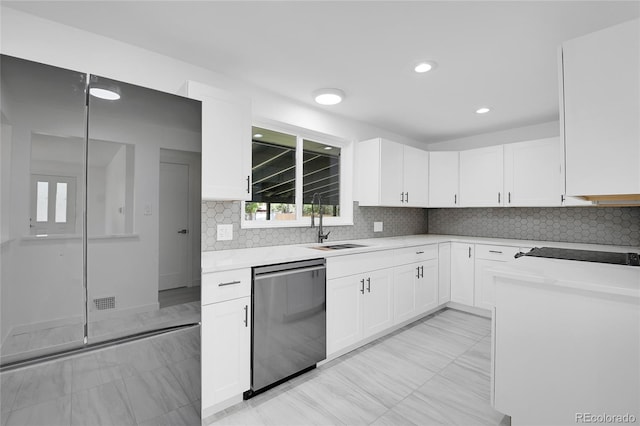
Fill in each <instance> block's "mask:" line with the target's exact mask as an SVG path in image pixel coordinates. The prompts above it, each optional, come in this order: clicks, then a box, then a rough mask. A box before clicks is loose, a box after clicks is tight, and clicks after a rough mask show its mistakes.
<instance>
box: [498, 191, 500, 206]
mask: <svg viewBox="0 0 640 426" xmlns="http://www.w3.org/2000/svg"><path fill="white" fill-rule="evenodd" d="M498 204H500V193H499V192H498Z"/></svg>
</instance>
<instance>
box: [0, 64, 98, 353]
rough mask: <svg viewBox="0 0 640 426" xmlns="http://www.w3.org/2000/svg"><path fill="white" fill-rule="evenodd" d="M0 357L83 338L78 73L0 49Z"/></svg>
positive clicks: (81, 88) (82, 110) (81, 85)
mask: <svg viewBox="0 0 640 426" xmlns="http://www.w3.org/2000/svg"><path fill="white" fill-rule="evenodd" d="M0 67H1V68H0V77H1V84H2V99H1V104H2V114H1V116H2V118H1V125H2V134H1V137H0V141H1V146H0V161H1V165H0V222H1V228H0V244H1V261H0V275H1V277H0V290H1V297H0V300H1V304H2V306H1V307H0V312H1V318H0V332H1V335H0V340H1V342H2V343H1V346H0V355H1V363H2V364H7V363H11V362H14V361H20V360H23V359H28V358H33V357H37V356H41V355H47V354H50V353H54V352H58V351H61V350H65V349H73V348H75V347H79V346H82V345H83V343H84V324H85V316H86V312H85V303H84V285H83V275H84V274H83V238H82V234H83V221H82V219H83V208H84V206H83V203H82V201H81V200H83V199H84V191H85V187H84V158H85V144H84V140H85V117H86V106H85V105H86V95H85V87H86V75H85V74H83V73H79V72H76V71H70V70H66V69H61V68H56V67H52V66H48V65H44V64H40V63H36V62H31V61H26V60H23V59H18V58H14V57H11V56H6V55H2V56H1V59H0Z"/></svg>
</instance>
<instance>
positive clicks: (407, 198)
mask: <svg viewBox="0 0 640 426" xmlns="http://www.w3.org/2000/svg"><path fill="white" fill-rule="evenodd" d="M406 202H407V203H408V202H409V193H408V192H407V200H406Z"/></svg>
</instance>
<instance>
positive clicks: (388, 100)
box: [3, 1, 640, 143]
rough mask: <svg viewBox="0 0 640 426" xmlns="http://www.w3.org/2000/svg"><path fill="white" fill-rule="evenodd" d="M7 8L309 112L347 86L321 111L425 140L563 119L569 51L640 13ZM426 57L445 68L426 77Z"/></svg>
mask: <svg viewBox="0 0 640 426" xmlns="http://www.w3.org/2000/svg"><path fill="white" fill-rule="evenodd" d="M3 4H4V5H7V6H9V7H12V8H15V9H18V10H21V11H24V12H27V13H32V14H34V15H38V16H40V17H43V18H47V19H51V20H53V21H58V22H61V23H63V24H67V25H71V26H74V27H78V28H81V29H84V30H87V31H91V32H94V33H98V34H101V35H105V36H107V37H111V38H114V39H118V40H120V41H124V42H127V43H130V44H133V45H137V46H140V47H143V48H146V49H149V50H152V51H156V52H159V53H162V54H166V55H169V56H172V57H175V58H178V59H181V60H184V61H187V62H190V63H193V64H196V65H200V66H203V67H206V68H209V69H211V70H214V71H217V72H220V73H222V74H226V75H228V76H231V77H233V78H236V79H238V80H241V81H245V82H248V83H251V84H254V85H257V86H260V87H264V88H267V89H269V90H271V91H274V92H278V93H280V94H282V95H284V96H286V97H289V98H291V99H294V100H296V101H298V102H303V103H306V104H309V105H313V101H312V99H311V93H312V92H313V91H314V90H316V89H319V88H322V87H338V88H341V89H342V90H344V91H345V92H346V94H347V97H346V99H345V101H344V102H343V103H342V104H340V105H337V106H333V107H318V108H323V109H326V110H330V111H332V112H335V113H336V114H338V115H341V116H344V117H347V118H350V119H356V120H359V121H363V122H368V123H372V124H374V125H376V126H378V127H381V128H384V129H387V130H389V131H392V132H395V133H397V134H400V135H403V136H406V137H409V138H412V139H415V140H417V141H423V142H427V143H429V142H437V141H443V140H449V139H455V138H459V137H464V136H469V135H473V134H479V133H486V132H492V131H499V130H504V129H509V128H514V127H520V126H526V125H531V124H538V123H543V122H548V121H553V120H557V119H558V83H557V78H558V77H557V64H556V55H557V46H558V45H559V44H560V43H561V42H562V41H564V40H567V39H571V38H573V37H576V36H580V35H583V34H586V33H589V32H592V31H595V30H598V29H601V28H605V27H607V26H610V25H614V24H616V23H619V22H623V21H627V20H630V19H633V18H637V17H638V16H639V15H640V13H639V12H640V2H638V1H620V2H616V1H584V2H582V1H566V2H565V1H534V2H525V1H496V2H490V1H467V2H464V1H407V2H404V1H284V2H273V1H257V2H248V1H195V2H187V1H173V2H171V1H134V2H126V1H116V2H97V1H70V2H58V1H43V2H36V1H26V2H25V1H22V2H12V1H3ZM424 59H428V60H434V61H436V62H438V64H439V66H438V68H437V69H436V70H435V71H433V72H430V73H427V74H422V75H418V74H415V73H414V72H413V71H412V69H413V65H414V64H415V63H416V62H418V61H420V60H424ZM597 62H598V58H594V66H601V65H602V64H598V63H597ZM132 66H134V65H133V64H132ZM484 105H488V106H490V107H492V108H493V111H492V112H491V113H489V114H485V115H477V114H475V113H474V111H475V110H476V109H477V108H478V107H480V106H484Z"/></svg>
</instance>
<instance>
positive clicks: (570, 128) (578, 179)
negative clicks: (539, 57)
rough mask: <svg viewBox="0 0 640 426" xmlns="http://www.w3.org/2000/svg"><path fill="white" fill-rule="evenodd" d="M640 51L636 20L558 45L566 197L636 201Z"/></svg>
mask: <svg viewBox="0 0 640 426" xmlns="http://www.w3.org/2000/svg"><path fill="white" fill-rule="evenodd" d="M639 52H640V21H639V20H637V19H636V20H633V21H629V22H626V23H623V24H620V25H616V26H613V27H610V28H607V29H604V30H601V31H598V32H595V33H591V34H587V35H585V36H582V37H579V38H576V39H573V40H569V41H567V42H565V43H563V44H562V47H561V52H560V60H561V83H562V88H563V90H561V92H560V93H561V95H563V96H562V98H563V99H562V101H561V112H562V113H561V125H562V124H563V123H562V121H564V124H563V130H564V142H565V150H566V152H565V157H566V193H567V195H576V196H590V195H591V196H611V195H633V194H635V199H636V200H637V199H640V124H639V120H640V118H639V117H640V96H639V93H640V83H639V82H640V66H639V62H640V60H639ZM594 61H595V62H594ZM604 198H606V197H604ZM613 198H617V199H625V198H626V199H633V197H619V196H618V197H613Z"/></svg>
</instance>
